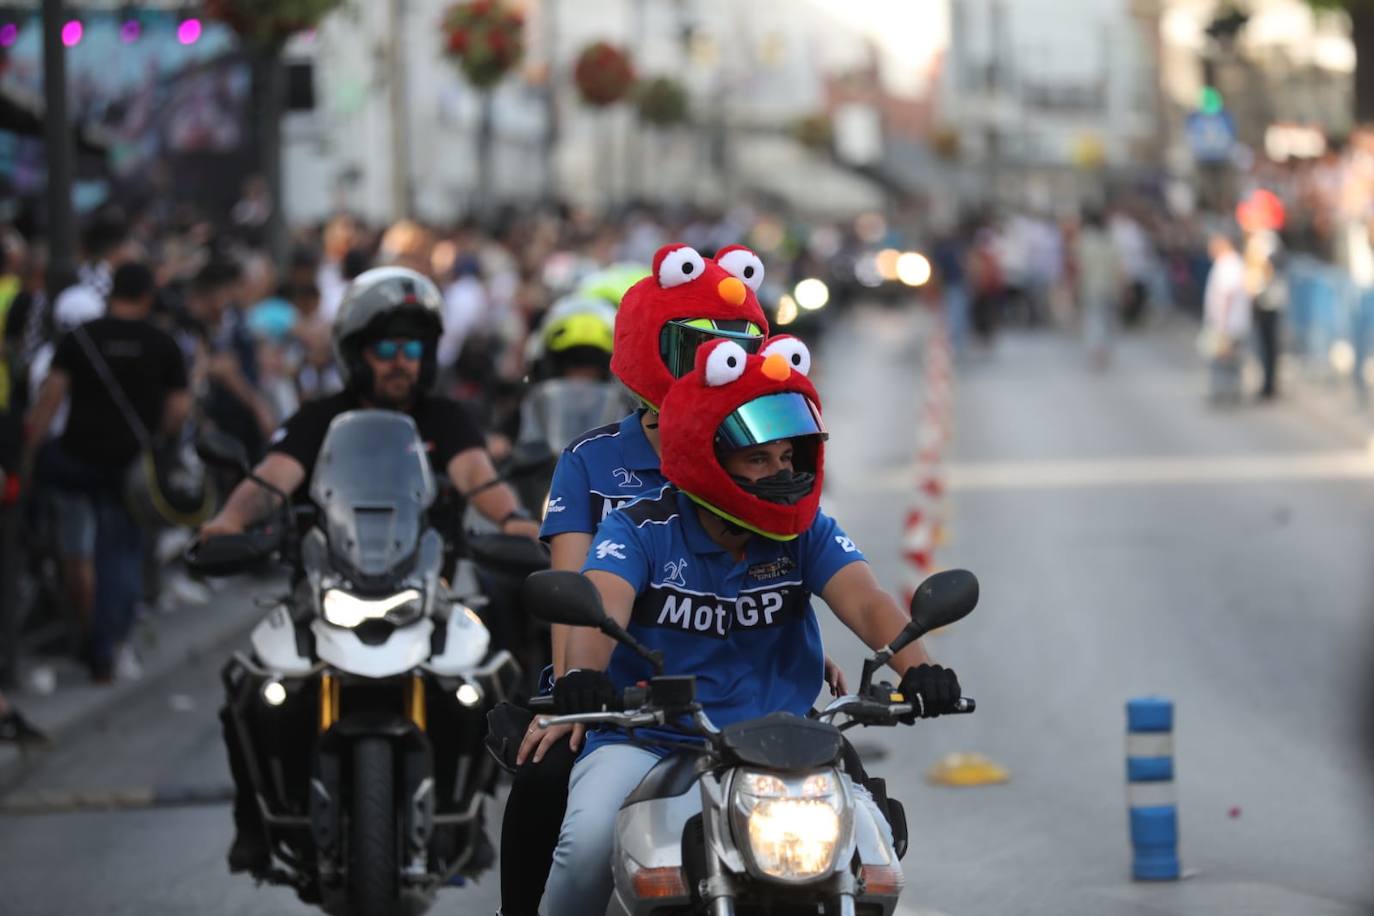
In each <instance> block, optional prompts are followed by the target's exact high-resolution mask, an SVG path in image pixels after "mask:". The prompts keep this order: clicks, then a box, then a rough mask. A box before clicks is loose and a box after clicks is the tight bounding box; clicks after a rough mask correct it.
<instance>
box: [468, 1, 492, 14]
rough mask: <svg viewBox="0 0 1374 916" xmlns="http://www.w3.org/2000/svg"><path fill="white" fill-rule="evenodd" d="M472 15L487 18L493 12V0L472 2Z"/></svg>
mask: <svg viewBox="0 0 1374 916" xmlns="http://www.w3.org/2000/svg"><path fill="white" fill-rule="evenodd" d="M471 9H472V15H474V16H485V15H487V14H488V13H490V12H491V0H472V6H471Z"/></svg>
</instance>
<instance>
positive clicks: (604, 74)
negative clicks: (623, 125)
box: [573, 41, 635, 108]
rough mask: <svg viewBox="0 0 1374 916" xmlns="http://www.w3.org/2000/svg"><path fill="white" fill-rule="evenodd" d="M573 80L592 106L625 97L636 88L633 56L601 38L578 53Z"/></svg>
mask: <svg viewBox="0 0 1374 916" xmlns="http://www.w3.org/2000/svg"><path fill="white" fill-rule="evenodd" d="M573 82H575V83H576V84H577V89H578V91H579V92H581V93H582V100H583V101H585V102H586V103H587V104H588V105H592V106H595V107H597V108H604V107H606V106H608V105H614V104H615V103H616V102H619V101H621V100H623V99H624V98H625V97H626V96H627V95H629V94H630V90H631V89H633V88H634V82H635V71H634V66H633V65H632V64H631V63H630V58H629V55H627V54H626V53H625V52H624V51H622V50H620V49H619V48H617V47H616V46H615V45H612V44H607V43H606V42H604V41H598V42H595V43H594V44H590V45H588V46H587V47H586V48H585V49H584V50H583V51H582V53H581V54H579V55H578V56H577V64H576V66H575V67H574V68H573Z"/></svg>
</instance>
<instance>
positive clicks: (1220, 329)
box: [1200, 232, 1252, 404]
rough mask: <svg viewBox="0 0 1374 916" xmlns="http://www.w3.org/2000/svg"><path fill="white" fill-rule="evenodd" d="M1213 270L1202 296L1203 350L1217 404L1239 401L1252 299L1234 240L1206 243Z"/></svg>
mask: <svg viewBox="0 0 1374 916" xmlns="http://www.w3.org/2000/svg"><path fill="white" fill-rule="evenodd" d="M1207 251H1208V253H1209V254H1210V255H1211V258H1212V269H1211V271H1210V272H1209V273H1208V274H1207V287H1206V289H1205V291H1204V292H1203V297H1202V309H1203V315H1202V321H1203V330H1202V336H1201V339H1200V340H1201V349H1202V352H1203V355H1204V356H1205V357H1207V359H1208V360H1209V363H1210V369H1211V372H1210V376H1211V387H1210V391H1209V397H1210V399H1211V401H1212V403H1214V404H1224V403H1229V404H1236V403H1239V402H1240V396H1241V392H1240V373H1241V368H1242V366H1243V365H1244V353H1245V350H1244V344H1245V341H1246V340H1247V338H1249V336H1250V325H1251V310H1252V305H1251V300H1250V293H1249V292H1248V290H1247V289H1246V286H1245V261H1244V260H1243V259H1242V258H1241V256H1240V252H1239V251H1238V250H1237V249H1236V244H1235V242H1233V241H1232V240H1231V237H1230V236H1229V235H1227V234H1226V233H1224V232H1215V233H1213V234H1212V236H1211V238H1210V239H1209V241H1208V243H1207Z"/></svg>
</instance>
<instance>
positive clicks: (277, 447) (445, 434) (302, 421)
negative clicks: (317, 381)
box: [267, 391, 486, 480]
mask: <svg viewBox="0 0 1374 916" xmlns="http://www.w3.org/2000/svg"><path fill="white" fill-rule="evenodd" d="M365 406H366V405H364V404H363V403H362V402H361V401H359V400H358V397H357V395H356V394H354V393H353V392H351V391H341V392H339V393H338V394H335V395H331V396H330V397H327V398H321V399H320V400H318V401H310V402H308V403H306V404H304V405H302V406H301V409H300V410H298V411H296V413H295V415H294V416H292V417H291V419H289V420H287V421H286V423H285V424H283V425H282V427H281V428H280V429H278V430H277V432H276V434H275V435H274V436H273V437H272V442H271V444H270V445H268V447H267V450H268V451H269V452H281V453H282V454H285V455H290V456H291V457H292V458H295V459H296V460H297V461H299V462H300V463H301V467H303V468H305V479H306V480H309V479H310V475H311V474H312V473H313V472H314V470H315V459H316V457H318V456H319V454H320V447H321V446H322V445H324V437H325V433H327V432H329V424H330V423H332V422H333V421H334V418H335V417H337V416H338V415H339V414H341V413H346V412H348V411H350V410H359V409H361V408H363V407H365ZM410 416H411V418H412V419H414V420H415V426H416V427H417V428H418V429H419V430H420V439H421V441H423V442H424V444H425V451H426V452H427V453H428V454H429V464H430V467H431V468H433V469H434V473H435V474H437V475H438V476H439V477H440V478H441V479H442V478H446V477H447V476H448V464H449V462H450V461H452V460H453V456H454V455H457V454H458V453H459V452H464V451H467V450H468V449H470V448H485V447H486V437H485V436H484V435H483V434H482V427H481V426H480V425H478V423H477V421H476V420H474V419H473V417H472V415H471V414H470V413H468V410H467V408H466V407H464V406H463V405H462V404H460V403H458V402H457V401H454V400H450V399H449V398H441V397H429V396H426V397H422V398H420V400H419V401H418V402H417V403H416V404H415V406H414V407H413V408H412V409H411V410H410Z"/></svg>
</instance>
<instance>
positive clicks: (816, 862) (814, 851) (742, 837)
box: [731, 770, 853, 884]
mask: <svg viewBox="0 0 1374 916" xmlns="http://www.w3.org/2000/svg"><path fill="white" fill-rule="evenodd" d="M732 794H733V796H734V798H733V800H732V802H731V808H732V810H733V811H734V817H735V836H736V842H738V843H739V845H740V846H741V848H743V849H744V850H745V851H747V853H748V855H747V856H746V860H747V863H748V865H749V869H750V871H752V872H754V873H755V874H756V875H758V876H761V877H766V878H772V879H774V880H776V881H785V882H791V883H798V884H800V883H803V882H806V881H813V880H816V879H819V878H824V877H826V876H828V875H829V874H831V873H832V872H833V871H834V869H835V859H836V857H837V855H838V854H839V852H840V850H841V848H842V847H843V845H844V843H843V841H844V839H845V837H847V836H848V834H849V830H850V828H851V822H852V820H853V812H852V811H851V810H850V805H849V798H848V794H847V792H846V791H845V787H844V783H843V782H842V780H841V779H840V777H839V774H838V773H837V772H836V771H834V770H818V771H816V772H813V773H806V774H802V775H799V776H780V775H777V774H775V773H760V772H756V771H753V770H744V771H741V772H740V773H739V775H738V776H737V777H736V778H735V785H734V789H733V791H732Z"/></svg>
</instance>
